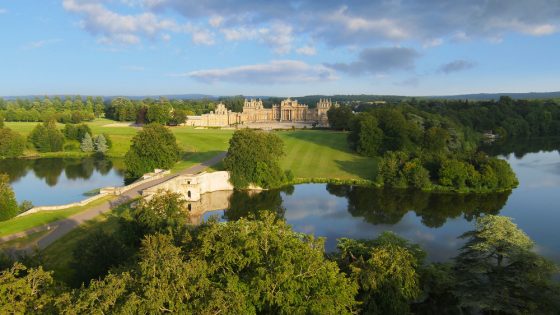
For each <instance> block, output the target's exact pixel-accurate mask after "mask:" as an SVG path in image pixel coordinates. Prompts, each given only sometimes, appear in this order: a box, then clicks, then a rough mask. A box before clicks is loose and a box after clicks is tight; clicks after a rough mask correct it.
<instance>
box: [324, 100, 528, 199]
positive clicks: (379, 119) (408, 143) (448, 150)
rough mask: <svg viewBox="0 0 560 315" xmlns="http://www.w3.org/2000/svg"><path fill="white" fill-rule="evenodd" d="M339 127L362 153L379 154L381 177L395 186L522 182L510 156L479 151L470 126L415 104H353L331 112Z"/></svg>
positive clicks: (462, 187) (494, 186) (487, 188)
mask: <svg viewBox="0 0 560 315" xmlns="http://www.w3.org/2000/svg"><path fill="white" fill-rule="evenodd" d="M327 114H328V116H329V122H330V124H331V126H332V127H333V128H335V129H342V130H350V133H349V135H348V142H349V145H350V146H351V148H352V149H354V150H355V151H357V152H358V153H360V154H362V155H365V156H370V157H379V163H378V172H377V178H376V181H377V182H378V183H379V184H380V185H383V186H386V187H393V188H406V187H414V188H418V189H422V190H440V191H459V192H468V191H470V192H491V191H502V190H509V189H512V188H514V187H516V186H517V185H518V181H517V178H516V176H515V174H514V173H513V171H512V170H511V168H510V166H509V164H508V163H507V162H505V161H502V160H499V159H496V158H494V157H489V156H488V155H487V154H485V153H483V152H481V151H477V141H478V138H477V136H476V133H475V132H474V131H472V129H470V128H468V127H464V126H462V125H461V124H460V123H457V122H456V121H455V120H454V119H452V118H449V117H446V116H444V115H441V114H438V113H430V112H427V111H423V110H419V109H418V108H415V107H413V106H408V105H403V106H390V107H389V106H381V107H377V108H371V109H369V110H368V111H365V112H360V113H358V114H354V113H353V111H352V109H351V108H350V107H349V106H340V107H338V108H332V109H331V110H329V112H328V113H327Z"/></svg>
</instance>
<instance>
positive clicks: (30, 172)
mask: <svg viewBox="0 0 560 315" xmlns="http://www.w3.org/2000/svg"><path fill="white" fill-rule="evenodd" d="M121 164H122V162H121V161H119V160H108V159H103V158H82V159H62V158H42V159H5V160H0V173H6V174H8V176H9V177H10V181H11V185H12V187H13V189H14V193H15V194H16V199H17V200H18V202H21V201H23V200H29V201H31V202H32V203H33V205H35V206H50V205H61V204H67V203H72V202H76V201H80V200H83V199H85V198H88V196H86V195H84V194H85V193H87V192H90V191H92V190H95V189H98V188H102V187H106V186H122V185H123V177H124V173H123V172H122V171H121V170H122V169H123V168H122V165H121Z"/></svg>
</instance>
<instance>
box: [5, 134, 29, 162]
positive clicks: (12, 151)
mask: <svg viewBox="0 0 560 315" xmlns="http://www.w3.org/2000/svg"><path fill="white" fill-rule="evenodd" d="M24 149H25V138H23V137H22V136H21V135H20V134H19V133H17V132H15V131H12V130H11V129H10V128H0V159H3V158H13V157H18V156H20V155H22V154H23V150H24Z"/></svg>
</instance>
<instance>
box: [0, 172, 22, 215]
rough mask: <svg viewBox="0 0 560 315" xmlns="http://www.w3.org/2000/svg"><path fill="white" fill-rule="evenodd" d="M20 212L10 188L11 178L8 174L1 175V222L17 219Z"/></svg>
mask: <svg viewBox="0 0 560 315" xmlns="http://www.w3.org/2000/svg"><path fill="white" fill-rule="evenodd" d="M18 211H19V207H18V204H17V201H16V197H15V194H14V191H13V190H12V187H11V186H10V178H9V177H8V175H6V174H0V221H6V220H8V219H11V218H13V217H15V216H16V215H17V214H18Z"/></svg>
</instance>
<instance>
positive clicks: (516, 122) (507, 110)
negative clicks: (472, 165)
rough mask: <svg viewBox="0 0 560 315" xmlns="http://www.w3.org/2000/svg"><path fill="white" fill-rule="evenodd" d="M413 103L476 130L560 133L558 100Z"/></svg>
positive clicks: (542, 134)
mask: <svg viewBox="0 0 560 315" xmlns="http://www.w3.org/2000/svg"><path fill="white" fill-rule="evenodd" d="M410 105H412V106H414V107H416V108H418V109H420V110H423V111H426V112H430V113H435V114H440V115H443V116H446V117H450V118H451V119H453V120H454V121H456V122H458V123H460V124H461V125H463V126H465V127H468V128H471V129H473V130H475V131H477V132H481V133H482V132H486V131H492V132H494V133H496V134H498V135H500V136H502V137H511V138H522V137H547V136H558V135H559V134H560V103H559V102H558V101H555V100H543V99H540V100H519V99H517V100H514V99H512V98H510V97H508V96H502V97H500V99H499V100H498V101H477V102H473V101H446V100H420V101H417V102H412V103H411V104H410Z"/></svg>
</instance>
